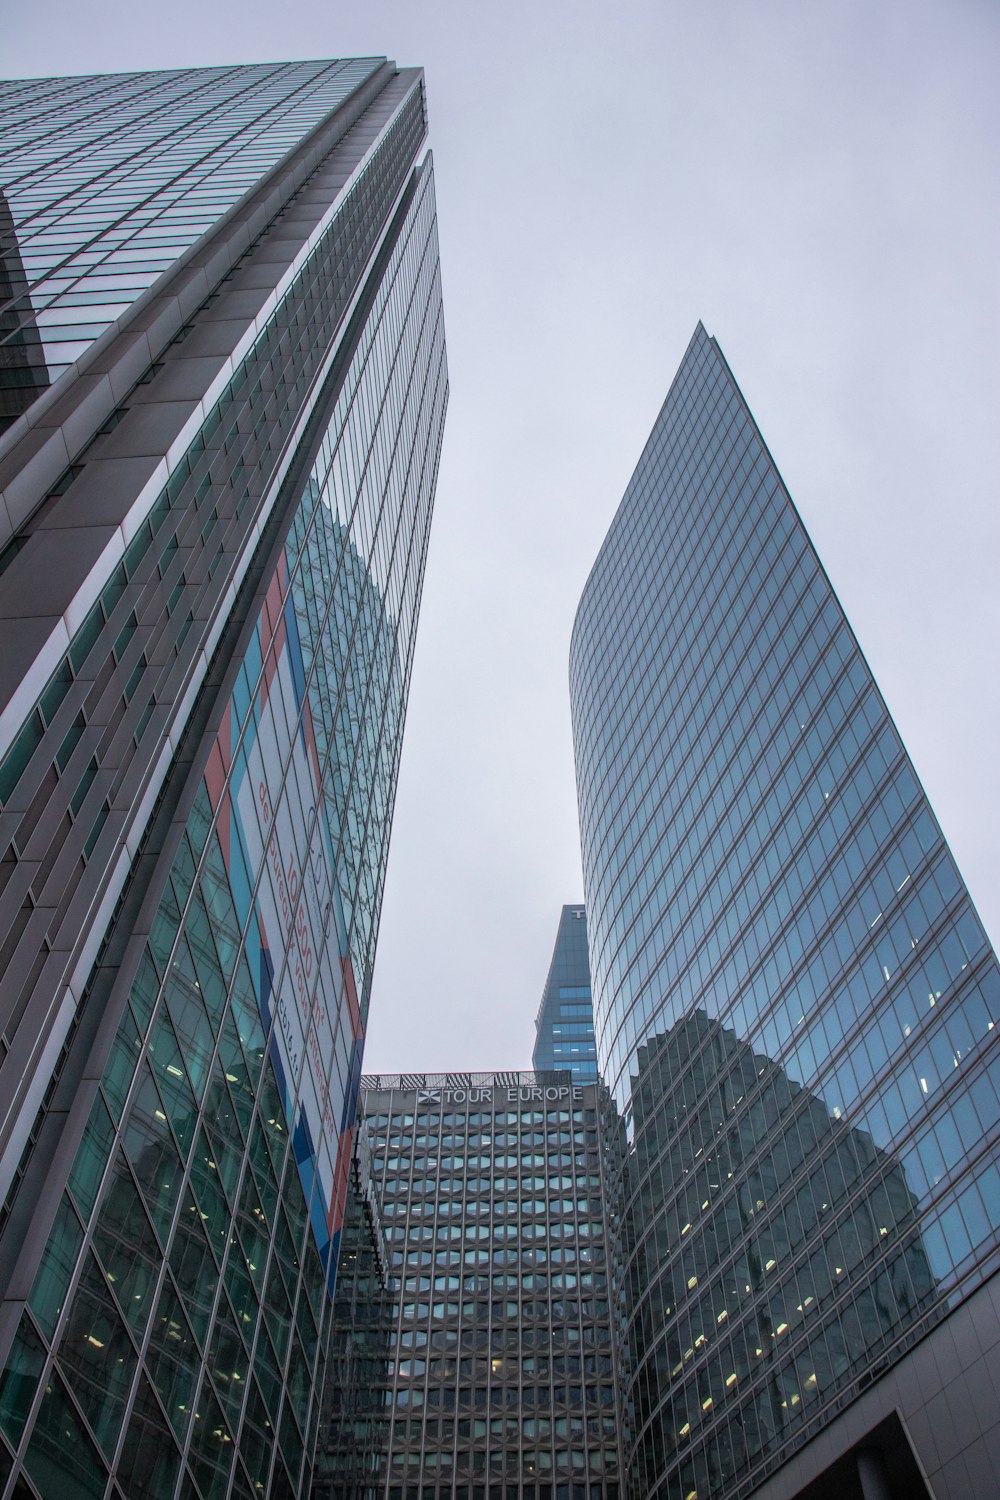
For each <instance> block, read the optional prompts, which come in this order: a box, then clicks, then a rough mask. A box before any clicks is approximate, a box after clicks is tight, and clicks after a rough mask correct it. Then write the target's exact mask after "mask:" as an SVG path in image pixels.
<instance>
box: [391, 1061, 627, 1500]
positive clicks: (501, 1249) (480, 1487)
mask: <svg viewBox="0 0 1000 1500" xmlns="http://www.w3.org/2000/svg"><path fill="white" fill-rule="evenodd" d="M552 1077H556V1078H561V1080H562V1081H561V1082H559V1083H557V1084H553V1083H550V1082H549V1079H550V1078H552ZM373 1082H375V1080H373ZM461 1082H462V1080H461V1079H460V1078H459V1077H458V1076H457V1075H456V1076H455V1077H454V1078H451V1079H449V1080H447V1083H448V1084H450V1085H451V1086H450V1087H448V1086H446V1087H444V1088H442V1089H441V1090H437V1091H435V1099H434V1102H433V1103H428V1102H426V1091H424V1096H423V1097H422V1094H421V1092H420V1091H414V1090H405V1091H399V1090H396V1091H392V1092H389V1091H385V1090H381V1089H375V1088H371V1087H369V1086H368V1080H363V1093H364V1101H365V1102H364V1108H365V1115H366V1122H367V1129H368V1131H369V1133H370V1137H371V1141H372V1150H373V1165H374V1178H375V1183H376V1186H377V1189H378V1192H379V1196H380V1199H381V1204H382V1215H383V1221H384V1223H385V1225H386V1235H387V1241H388V1248H389V1259H390V1264H391V1271H392V1276H393V1282H392V1287H393V1305H392V1309H391V1322H390V1328H391V1335H390V1344H391V1347H390V1354H391V1357H392V1365H391V1379H390V1383H389V1385H388V1387H387V1388H386V1394H385V1406H384V1411H385V1432H384V1439H383V1443H384V1451H385V1459H384V1470H383V1477H382V1480H381V1485H380V1488H379V1490H378V1492H377V1493H378V1494H379V1495H380V1496H384V1497H385V1500H437V1497H441V1500H444V1497H448V1500H515V1497H517V1500H584V1497H589V1500H598V1497H600V1500H617V1497H618V1495H619V1477H618V1471H619V1461H618V1441H617V1424H616V1419H615V1411H616V1398H615V1382H614V1376H613V1371H612V1360H611V1323H610V1311H609V1302H608V1286H607V1261H606V1244H605V1231H604V1215H603V1209H602V1192H601V1181H602V1178H601V1167H600V1125H599V1122H598V1112H597V1101H596V1091H595V1090H594V1089H592V1088H583V1087H580V1086H577V1087H575V1088H572V1087H571V1086H569V1083H568V1075H567V1074H565V1073H564V1074H562V1075H546V1077H545V1085H546V1086H544V1087H542V1086H540V1085H541V1082H542V1080H541V1079H539V1080H538V1081H537V1083H535V1081H534V1080H533V1085H532V1086H529V1087H525V1086H524V1085H523V1084H522V1085H521V1086H517V1087H500V1086H492V1087H479V1088H472V1089H467V1090H466V1089H461V1088H459V1084H460V1083H461ZM522 1095H523V1096H524V1097H523V1098H522V1097H520V1096H522ZM536 1095H537V1098H536V1097H535V1096H536ZM466 1096H467V1097H468V1102H462V1103H458V1102H454V1101H455V1100H456V1099H458V1098H459V1097H460V1098H462V1099H463V1100H464V1099H465V1098H466ZM473 1096H475V1098H473Z"/></svg>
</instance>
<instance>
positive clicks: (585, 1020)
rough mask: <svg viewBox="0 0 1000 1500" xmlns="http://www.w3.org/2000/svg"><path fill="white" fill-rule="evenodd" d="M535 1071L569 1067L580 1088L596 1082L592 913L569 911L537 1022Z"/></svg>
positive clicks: (562, 918) (533, 1056) (565, 910)
mask: <svg viewBox="0 0 1000 1500" xmlns="http://www.w3.org/2000/svg"><path fill="white" fill-rule="evenodd" d="M531 1066H532V1067H533V1068H534V1069H535V1071H536V1072H545V1071H547V1070H548V1069H550V1068H567V1069H568V1070H569V1072H570V1073H572V1075H573V1079H574V1081H575V1082H576V1083H596V1081H597V1050H596V1048H595V1045H594V1009H593V1001H592V1000H591V996H590V957H589V955H588V953H587V911H586V908H585V907H583V906H564V907H563V909H562V915H561V916H560V918H559V931H558V932H557V933H556V946H555V948H554V949H553V951H552V962H551V964H550V965H549V975H548V978H547V979H546V981H545V989H544V990H543V991H542V1003H541V1005H540V1006H539V1007H538V1015H537V1016H536V1017H535V1047H534V1051H533V1052H532V1054H531Z"/></svg>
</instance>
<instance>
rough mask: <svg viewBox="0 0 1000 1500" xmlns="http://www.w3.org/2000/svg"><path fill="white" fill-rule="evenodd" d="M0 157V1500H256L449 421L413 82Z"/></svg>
mask: <svg viewBox="0 0 1000 1500" xmlns="http://www.w3.org/2000/svg"><path fill="white" fill-rule="evenodd" d="M0 122H2V125H3V137H2V148H0V183H2V186H3V203H2V205H0V250H2V253H3V262H4V267H5V269H4V272H3V276H2V277H0V297H2V298H3V304H2V306H0V425H4V426H6V431H5V432H4V433H3V436H2V437H0V499H2V503H0V575H2V576H0V642H2V649H0V660H2V663H3V666H2V671H0V976H2V977H0V1036H2V1040H0V1202H2V1209H0V1298H2V1310H0V1371H2V1373H0V1495H5V1496H9V1495H10V1494H11V1493H12V1492H13V1493H15V1494H16V1495H17V1496H18V1500H29V1497H39V1500H63V1497H69V1496H74V1497H76V1496H80V1497H83V1496H94V1497H97V1496H102V1497H103V1496H107V1497H108V1500H110V1497H111V1496H115V1497H119V1500H121V1497H123V1496H127V1497H128V1500H175V1497H180V1496H184V1497H188V1496H192V1497H193V1496H194V1495H196V1494H197V1495H200V1496H202V1497H204V1500H208V1496H210V1495H211V1496H214V1497H228V1496H233V1497H239V1500H248V1497H252V1496H261V1497H263V1496H265V1495H267V1496H270V1497H274V1500H290V1497H293V1496H307V1495H308V1494H309V1490H310V1484H311V1476H312V1454H313V1450H314V1447H315V1442H316V1430H317V1423H318V1421H319V1414H320V1409H321V1396H322V1390H323V1386H324V1381H325V1369H326V1345H327V1335H328V1330H329V1326H330V1319H331V1298H330V1294H331V1291H332V1289H333V1285H334V1278H335V1273H336V1269H337V1256H338V1245H339V1240H340V1235H341V1226H342V1220H343V1213H344V1202H345V1196H346V1190H347V1181H348V1172H349V1165H350V1162H351V1159H352V1138H353V1134H354V1122H355V1110H356V1102H357V1093H358V1087H359V1081H360V1074H361V1054H362V1048H363V1044H364V1032H365V1022H366V1016H367V1009H368V995H369V988H370V981H371V969H372V960H373V957H374V949H375V937H376V933H377V929H378V920H379V909H380V905H381V898H382V886H383V876H384V870H385V860H386V851H387V844H388V837H389V828H390V823H391V819H392V809H393V800H394V796H395V786H396V775H397V769H398V764H399V754H400V740H401V735H402V729H403V720H404V717H405V710H406V699H407V692H408V687H409V679H410V664H411V660H412V653H413V644H414V633H415V630H416V624H417V614H418V609H419V603H420V594H421V587H422V581H423V574H424V562H425V557H426V551H427V543H428V531H429V525H430V518H431V510H432V506H433V496H434V486H435V482H436V475H437V465H438V456H439V451H440V444H441V434H442V428H443V423H444V415H445V407H446V403H447V390H448V383H447V370H446V361H445V348H444V324H443V318H442V308H441V290H440V278H439V268H438V251H437V228H436V212H435V206H434V187H433V175H432V169H431V162H430V157H429V155H427V154H425V152H424V142H425V137H426V111H425V98H424V85H423V76H422V74H421V72H420V70H419V69H403V70H400V69H397V68H396V66H395V65H394V64H393V63H390V62H386V61H385V60H384V59H381V58H363V59H354V60H348V61H339V62H308V63H283V64H274V65H262V66H253V67H233V68H200V69H193V70H190V71H179V72H166V73H128V74H119V75H115V76H111V77H89V78H55V79H53V78H49V79H41V80H32V81H27V82H15V83H8V84H4V85H3V86H2V88H0Z"/></svg>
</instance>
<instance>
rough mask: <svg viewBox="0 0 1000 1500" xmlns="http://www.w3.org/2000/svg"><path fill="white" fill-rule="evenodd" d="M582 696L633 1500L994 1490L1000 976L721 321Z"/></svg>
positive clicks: (663, 438) (666, 436)
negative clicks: (734, 363)
mask: <svg viewBox="0 0 1000 1500" xmlns="http://www.w3.org/2000/svg"><path fill="white" fill-rule="evenodd" d="M570 681H571V696H572V708H573V726H574V741H575V753H576V765H577V781H578V794H579V808H580V822H581V834H582V842H583V861H584V887H585V893H586V903H587V914H588V921H589V926H590V953H591V963H592V969H593V985H594V1011H595V1029H596V1037H597V1052H598V1058H599V1065H600V1070H601V1074H602V1076H603V1079H604V1081H605V1083H606V1084H607V1086H608V1088H609V1090H610V1091H611V1094H612V1095H613V1099H614V1102H615V1105H616V1107H617V1109H618V1111H619V1112H620V1115H621V1118H622V1121H623V1127H624V1132H625V1139H626V1142H627V1149H626V1150H625V1151H624V1152H623V1155H622V1164H621V1169H620V1172H619V1173H618V1180H617V1183H616V1184H615V1183H612V1184H610V1185H609V1193H610V1195H611V1201H612V1203H613V1205H614V1212H613V1214H612V1222H613V1224H614V1225H615V1233H614V1246H613V1255H614V1260H615V1264H616V1267H617V1276H618V1291H619V1293H620V1296H621V1299H622V1301H621V1304H620V1305H621V1308H622V1358H623V1379H624V1381H625V1387H624V1389H625V1396H626V1412H627V1432H626V1441H625V1466H626V1488H627V1493H628V1494H629V1496H631V1497H632V1500H708V1497H710V1496H711V1497H714V1500H723V1497H733V1500H737V1497H743V1496H747V1495H750V1494H751V1493H752V1494H754V1495H760V1496H762V1497H767V1500H779V1497H790V1496H792V1495H799V1494H801V1495H803V1496H805V1495H809V1496H813V1495H815V1496H816V1497H819V1496H820V1495H823V1496H825V1495H832V1494H836V1495H838V1496H843V1497H852V1500H853V1497H856V1496H857V1497H860V1496H862V1495H863V1496H864V1497H866V1500H873V1497H879V1500H885V1497H891V1496H900V1497H902V1496H907V1497H909V1496H919V1495H921V1494H926V1493H928V1490H927V1488H926V1487H925V1485H924V1480H923V1478H921V1474H923V1475H925V1476H927V1478H928V1479H929V1482H930V1485H931V1489H932V1492H933V1494H934V1495H935V1496H937V1497H938V1500H959V1497H964V1496H966V1495H968V1494H977V1495H978V1494H983V1495H985V1494H992V1493H995V1487H996V1473H997V1471H998V1468H1000V1451H998V1442H997V1435H998V1433H1000V1426H998V1425H997V1418H998V1416H1000V1391H998V1385H1000V1381H998V1379H997V1376H996V1374H995V1370H996V1365H995V1355H996V1352H997V1348H998V1346H1000V1319H998V1306H1000V1293H998V1291H997V1281H996V1279H995V1277H994V1272H995V1270H996V1268H997V1266H998V1264H1000V1175H998V1167H997V1143H998V1132H1000V1106H998V1089H1000V1049H998V1046H997V1037H998V1034H1000V1033H998V1031H997V1029H996V1022H997V1020H998V1019H1000V974H998V968H997V960H996V957H995V956H994V953H993V951H992V949H991V947H990V945H989V943H988V941H987V939H986V936H985V934H984V932H983V929H982V927H981V925H980V922H979V920H978V918H977V916H976V913H975V911H974V909H973V906H972V903H971V901H970V899H969V895H968V892H967V891H966V888H965V886H964V884H963V883H962V880H961V877H960V876H959V874H958V871H957V870H956V868H955V864H954V861H953V860H952V857H951V855H950V853H949V850H948V847H947V845H946V844H945V841H944V839H943V837H942V835H941V831H940V829H939V827H938V825H937V823H936V821H935V818H934V815H933V813H932V811H931V809H930V807H929V805H928V803H927V799H926V797H925V796H924V794H923V792H922V790H921V787H920V785H919V782H918V781H917V778H916V776H915V774H914V771H913V768H912V766H911V765H910V762H909V760H908V758H907V755H906V752H905V750H904V748H903V746H902V744H901V742H900V739H899V736H898V734H897V732H896V729H895V727H894V725H893V723H892V720H891V718H890V716H889V714H888V711H887V709H886V706H885V704H884V702H883V700H882V698H881V696H880V694H879V691H878V688H877V687H876V685H875V682H874V681H873V679H872V675H871V672H870V671H869V669H868V666H867V664H866V662H865V659H864V657H863V656H862V654H861V651H860V649H859V647H858V644H857V642H856V640H855V638H854V636H853V634H852V632H851V629H850V627H849V625H848V623H847V621H846V619H845V617H844V613H843V610H842V609H841V607H840V605H839V603H838V601H837V599H836V597H835V595H834V593H833V591H832V589H831V586H830V583H829V580H828V579H827V577H826V575H825V573H824V572H823V569H822V566H821V564H820V562H819V560H818V558H817V556H816V553H815V551H814V549H813V547H812V545H811V543H810V541H809V538H808V536H807V535H806V533H805V530H804V528H803V526H802V523H801V521H800V519H799V517H798V514H797V512H796V510H795V508H794V506H793V504H792V502H791V499H790V498H789V496H788V493H787V491H786V490H785V488H784V485H783V484H782V481H781V478H780V476H779V474H778V471H777V469H776V468H775V465H774V463H773V461H772V460H771V457H770V455H769V453H768V451H767V448H766V447H765V445H764V442H763V440H762V438H761V436H760V433H759V432H758V430H757V427H756V425H755V423H754V421H753V418H752V416H751V414H750V412H749V410H748V408H747V406H746V403H745V401H744V400H743V397H742V395H741V393H740V391H739V388H738V387H737V385H736V383H735V381H734V379H733V377H732V374H731V372H730V370H729V367H728V365H727V364H726V361H725V359H724V358H723V356H722V354H721V352H720V350H719V347H718V345H717V344H716V342H715V341H714V339H712V338H710V337H709V336H708V334H707V333H706V332H705V330H704V329H703V328H702V327H701V326H699V327H698V329H697V330H696V332H695V335H694V337H693V339H692V341H691V344H690V346H689V348H688V351H687V353H686V355H685V357H684V360H683V363H682V364H681V367H680V370H679V371H678V374H677V376H676V378H675V380H674V383H673V385H672V386H671V389H670V392H669V394H668V396H667V399H666V401H665V403H664V406H663V408H662V410H661V412H660V415H659V417H658V419H657V422H656V425H655V426H654V428H653V431H652V434H651V435H650V438H649V441H648V443H647V445H646V448H645V451H644V452H643V455H642V457H641V459H640V461H639V464H638V467H637V469H636V471H635V474H634V475H633V477H632V480H631V481H630V483H629V486H628V489H627V490H626V493H625V497H624V499H623V501H622V504H621V506H620V508H619V510H618V512H617V514H616V516H615V518H614V520H613V522H612V525H611V529H610V531H609V533H608V536H607V539H606V541H605V543H604V545H603V547H602V549H601V552H600V554H599V556H598V559H597V562H596V564H595V567H594V569H593V571H592V573H591V576H590V578H589V580H588V582H587V585H586V589H585V591H584V594H583V599H582V602H581V605H580V609H579V612H578V615H577V619H576V624H575V629H574V634H573V641H572V647H571V662H570ZM991 1278H993V1279H992V1280H991ZM990 1351H992V1355H993V1358H991V1355H990ZM819 1433H822V1434H823V1437H822V1442H812V1443H811V1442H810V1439H812V1438H814V1437H815V1436H816V1435H817V1434H819ZM812 1486H815V1488H813V1487H812Z"/></svg>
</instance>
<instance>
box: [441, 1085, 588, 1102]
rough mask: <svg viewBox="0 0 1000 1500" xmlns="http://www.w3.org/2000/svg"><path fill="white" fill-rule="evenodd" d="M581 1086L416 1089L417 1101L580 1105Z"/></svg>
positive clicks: (581, 1096)
mask: <svg viewBox="0 0 1000 1500" xmlns="http://www.w3.org/2000/svg"><path fill="white" fill-rule="evenodd" d="M582 1102H583V1089H582V1088H579V1087H576V1086H574V1087H572V1088H571V1087H570V1086H569V1085H568V1084H560V1085H556V1084H548V1085H534V1084H532V1085H527V1084H521V1085H519V1086H518V1087H517V1088H496V1087H494V1086H493V1085H492V1084H489V1085H486V1086H483V1087H480V1086H478V1085H476V1086H473V1087H471V1088H459V1089H418V1090H417V1103H418V1104H528V1103H536V1104H568V1103H573V1104H581V1103H582Z"/></svg>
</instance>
